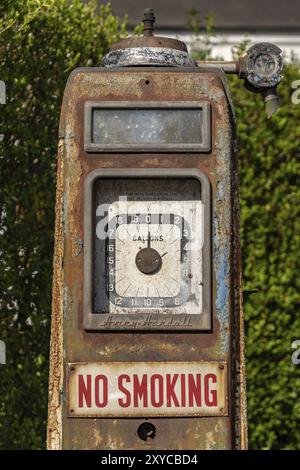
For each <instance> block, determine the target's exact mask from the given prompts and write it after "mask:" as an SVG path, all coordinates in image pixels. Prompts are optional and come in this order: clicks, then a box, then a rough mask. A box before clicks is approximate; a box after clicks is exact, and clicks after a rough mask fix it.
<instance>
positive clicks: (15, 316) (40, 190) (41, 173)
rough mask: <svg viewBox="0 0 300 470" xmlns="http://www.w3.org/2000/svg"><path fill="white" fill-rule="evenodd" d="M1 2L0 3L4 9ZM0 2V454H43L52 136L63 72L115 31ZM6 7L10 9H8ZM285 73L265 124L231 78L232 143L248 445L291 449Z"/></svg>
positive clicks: (295, 208)
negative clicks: (237, 186) (236, 167)
mask: <svg viewBox="0 0 300 470" xmlns="http://www.w3.org/2000/svg"><path fill="white" fill-rule="evenodd" d="M3 3H4V5H3ZM3 3H2V2H1V6H0V64H1V65H0V79H1V80H4V81H5V82H6V86H7V104H6V105H5V106H2V107H1V110H0V111H1V113H0V115H1V118H0V119H1V122H0V130H1V133H3V134H5V139H4V142H3V144H2V146H1V151H0V187H1V191H0V203H1V212H0V214H1V227H0V230H1V231H0V235H1V237H0V243H1V245H0V292H1V294H0V339H2V340H5V342H6V345H7V361H8V363H7V365H6V366H0V387H1V389H0V393H1V398H0V448H1V449H18V448H22V449H40V448H44V446H45V436H46V429H45V427H46V411H47V410H46V407H47V381H48V355H49V347H48V345H49V328H50V298H51V276H52V252H53V228H54V200H55V166H56V144H57V128H58V119H59V112H60V105H61V99H62V93H63V89H64V85H65V82H66V79H67V77H68V75H69V73H70V71H71V70H72V69H73V68H74V67H77V66H86V65H94V66H97V65H99V63H100V59H101V57H102V55H103V53H104V52H105V51H106V50H107V48H108V46H109V44H110V43H111V42H112V41H114V40H116V39H117V38H119V37H120V36H122V35H124V34H125V31H126V22H124V21H122V22H120V21H119V20H118V19H116V18H115V17H114V16H113V15H112V14H111V11H110V8H109V7H103V8H102V9H101V11H100V12H97V13H96V11H95V8H94V6H93V4H92V3H89V4H88V5H87V6H83V5H82V2H81V1H80V0H73V1H72V2H68V1H67V0H60V1H59V2H58V1H55V0H48V1H42V0H31V1H30V2H28V1H25V0H23V1H20V0H19V1H18V2H16V1H7V2H3ZM16 5H17V7H16ZM296 78H299V72H298V70H297V67H296V65H291V66H289V67H287V68H286V72H285V80H284V82H283V84H282V85H281V86H280V89H279V92H280V96H281V99H282V107H281V109H280V110H279V112H278V113H277V114H276V116H274V117H273V118H272V119H271V120H269V121H267V120H266V118H265V114H264V110H263V106H262V103H261V99H260V97H259V96H256V95H253V94H250V93H249V92H247V91H246V90H244V88H243V87H242V85H241V83H240V82H239V81H238V80H236V79H232V80H231V88H232V91H233V97H234V101H235V105H236V111H237V118H238V133H239V142H240V174H241V208H242V243H243V257H244V258H243V260H244V280H245V286H246V287H247V288H253V287H256V288H258V289H259V293H258V294H256V295H255V296H253V297H251V299H249V300H248V301H247V303H246V305H245V311H246V320H247V321H246V331H247V374H248V397H249V430H250V445H251V448H265V449H270V448H273V449H275V448H294V449H296V448H298V449H300V426H299V416H300V404H299V403H297V397H298V396H299V394H298V390H299V389H300V387H299V386H300V383H299V380H300V366H298V368H297V367H296V366H292V364H291V349H290V345H291V342H292V340H294V339H297V338H298V337H300V328H299V327H300V316H299V314H298V306H299V294H298V293H299V280H298V272H299V256H297V255H298V251H299V217H297V215H298V213H299V200H300V199H299V197H300V194H299V192H300V190H299V176H298V175H299V163H298V157H299V134H300V120H299V117H300V105H298V106H296V105H292V103H291V99H290V91H291V82H292V81H293V80H295V79H296Z"/></svg>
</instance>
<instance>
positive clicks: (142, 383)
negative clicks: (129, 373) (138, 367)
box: [133, 374, 148, 408]
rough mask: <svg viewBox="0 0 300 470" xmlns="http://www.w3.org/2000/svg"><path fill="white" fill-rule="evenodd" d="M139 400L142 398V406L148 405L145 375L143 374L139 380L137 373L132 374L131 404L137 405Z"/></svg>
mask: <svg viewBox="0 0 300 470" xmlns="http://www.w3.org/2000/svg"><path fill="white" fill-rule="evenodd" d="M139 400H143V406H144V407H145V408H147V406H148V389H147V375H146V374H143V375H142V378H141V380H139V376H138V375H137V374H133V406H135V408H137V407H138V406H139Z"/></svg>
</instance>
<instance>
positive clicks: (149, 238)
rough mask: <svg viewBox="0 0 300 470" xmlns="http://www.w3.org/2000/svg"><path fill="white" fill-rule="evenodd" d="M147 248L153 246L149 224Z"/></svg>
mask: <svg viewBox="0 0 300 470" xmlns="http://www.w3.org/2000/svg"><path fill="white" fill-rule="evenodd" d="M147 248H151V237H150V228H149V224H148V240H147Z"/></svg>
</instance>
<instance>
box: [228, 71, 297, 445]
mask: <svg viewBox="0 0 300 470" xmlns="http://www.w3.org/2000/svg"><path fill="white" fill-rule="evenodd" d="M298 67H299V65H298V64H297V63H291V64H290V65H288V66H286V67H285V72H284V80H283V81H282V83H281V84H280V86H279V96H280V99H281V107H280V108H279V110H278V111H277V113H276V114H275V115H274V116H273V117H272V118H271V119H270V120H267V119H266V114H265V111H264V105H263V100H262V99H261V96H260V95H253V94H251V93H248V92H246V91H245V90H244V89H243V86H242V83H241V81H240V80H238V79H236V78H233V79H232V80H231V88H232V93H233V98H234V104H235V109H236V114H237V123H238V139H239V169H240V204H241V241H242V247H243V276H244V284H245V286H246V287H247V288H257V289H258V293H257V294H255V295H252V296H250V297H249V298H248V299H247V300H246V302H245V306H244V308H245V315H246V356H247V385H248V414H249V435H250V447H251V448H256V449H300V406H299V390H300V366H296V365H293V364H292V361H291V355H292V350H291V343H292V341H294V340H295V339H299V337H300V316H299V307H300V296H299V292H300V278H299V270H300V262H299V247H300V243H299V242H300V206H299V201H300V160H299V157H300V148H299V135H300V105H299V104H298V105H295V104H293V103H292V100H291V92H292V88H291V86H292V82H293V81H294V80H297V79H298V80H299V77H300V73H299V69H298Z"/></svg>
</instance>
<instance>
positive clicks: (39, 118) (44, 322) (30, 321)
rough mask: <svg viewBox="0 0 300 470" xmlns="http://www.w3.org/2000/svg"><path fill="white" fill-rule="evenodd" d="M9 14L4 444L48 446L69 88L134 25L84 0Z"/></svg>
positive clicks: (3, 155)
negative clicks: (57, 217) (55, 257)
mask: <svg viewBox="0 0 300 470" xmlns="http://www.w3.org/2000/svg"><path fill="white" fill-rule="evenodd" d="M0 17H1V21H0V31H1V33H0V64H1V65H0V78H1V80H3V81H5V83H6V88H7V104H6V105H5V106H2V107H1V124H0V128H1V133H3V134H4V135H5V139H4V142H3V144H2V148H1V152H0V165H1V169H0V174H1V176H0V178H1V179H0V185H1V195H0V204H1V213H0V216H1V248H0V292H1V299H0V312H1V313H0V338H1V339H2V340H4V341H5V342H6V349H7V365H6V366H1V369H0V374H1V376H0V377H1V379H0V383H1V400H0V448H2V449H17V448H23V449H26V448H43V447H44V446H45V436H46V414H47V388H48V355H49V347H48V345H49V329H50V303H51V278H52V253H53V229H54V201H55V177H56V171H55V168H56V146H57V135H58V122H59V113H60V105H61V100H62V94H63V90H64V86H65V83H66V80H67V77H68V75H69V73H70V71H71V70H72V69H73V68H74V67H77V66H87V65H89V66H98V65H99V64H100V60H101V57H102V55H103V54H104V53H105V52H106V51H107V49H108V47H109V44H110V43H111V42H112V41H115V40H116V39H118V38H119V37H120V36H123V35H124V34H125V30H126V22H125V21H123V22H120V21H119V20H118V19H117V18H116V17H114V16H113V15H112V13H111V9H110V7H109V6H102V7H101V9H100V11H99V12H98V13H97V11H96V2H89V3H88V4H86V5H83V3H82V2H81V1H80V0H72V2H69V1H67V0H60V1H59V2H58V1H55V0H47V1H45V2H43V1H41V0H31V1H18V2H16V1H9V2H7V3H5V2H3V3H2V2H1V6H0Z"/></svg>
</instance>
